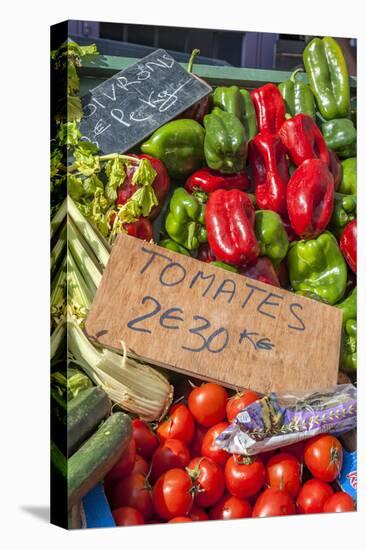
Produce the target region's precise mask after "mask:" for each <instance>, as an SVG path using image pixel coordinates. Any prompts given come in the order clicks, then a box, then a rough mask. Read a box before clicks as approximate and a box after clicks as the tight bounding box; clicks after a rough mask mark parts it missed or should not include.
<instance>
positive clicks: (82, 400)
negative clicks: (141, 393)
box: [67, 386, 112, 458]
mask: <svg viewBox="0 0 366 550" xmlns="http://www.w3.org/2000/svg"><path fill="white" fill-rule="evenodd" d="M111 407H112V403H111V400H110V399H109V397H108V395H107V394H106V392H105V391H104V390H103V389H102V388H100V387H98V386H94V387H92V388H88V389H86V390H83V391H81V392H80V393H79V394H78V395H77V396H76V397H74V399H71V401H69V403H68V407H67V457H68V458H69V457H70V456H71V455H72V454H74V452H75V451H77V450H78V448H79V447H80V446H81V445H82V443H84V441H86V440H87V439H88V437H90V436H91V435H92V434H93V433H94V432H95V430H96V429H97V427H98V426H99V424H100V423H101V421H102V420H103V418H105V417H106V416H108V415H109V414H110V412H111Z"/></svg>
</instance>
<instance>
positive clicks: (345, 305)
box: [336, 287, 357, 325]
mask: <svg viewBox="0 0 366 550" xmlns="http://www.w3.org/2000/svg"><path fill="white" fill-rule="evenodd" d="M336 307H337V308H338V309H341V310H342V312H343V325H344V324H345V323H346V322H347V321H349V320H350V319H356V318H357V287H355V288H354V289H353V290H352V291H351V292H350V293H349V294H348V296H347V298H345V299H344V300H342V301H341V302H339V303H338V304H337V305H336Z"/></svg>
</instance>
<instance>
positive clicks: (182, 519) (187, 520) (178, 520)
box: [168, 516, 193, 523]
mask: <svg viewBox="0 0 366 550" xmlns="http://www.w3.org/2000/svg"><path fill="white" fill-rule="evenodd" d="M191 521H193V520H192V519H191V518H188V517H187V516H177V517H176V518H172V519H170V520H169V521H168V523H190V522H191Z"/></svg>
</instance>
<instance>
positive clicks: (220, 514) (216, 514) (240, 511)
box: [209, 494, 252, 519]
mask: <svg viewBox="0 0 366 550" xmlns="http://www.w3.org/2000/svg"><path fill="white" fill-rule="evenodd" d="M209 514H210V519H239V518H250V517H251V515H252V507H251V505H250V503H249V500H246V499H240V498H237V497H233V496H232V495H229V494H226V495H224V496H223V497H222V498H221V499H220V500H219V502H217V503H216V504H215V506H213V507H212V508H211V509H210V512H209Z"/></svg>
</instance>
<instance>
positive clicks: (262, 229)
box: [254, 210, 289, 265]
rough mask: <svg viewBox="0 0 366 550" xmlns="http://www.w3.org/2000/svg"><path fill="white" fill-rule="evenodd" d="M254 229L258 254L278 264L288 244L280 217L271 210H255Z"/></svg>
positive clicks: (284, 254) (285, 252)
mask: <svg viewBox="0 0 366 550" xmlns="http://www.w3.org/2000/svg"><path fill="white" fill-rule="evenodd" d="M254 231H255V236H256V237H257V241H258V242H259V245H260V255H261V256H267V257H268V258H269V259H270V260H272V262H273V264H274V265H278V264H279V263H280V262H281V261H282V260H283V258H284V257H285V256H286V254H287V250H288V246H289V242H288V236H287V233H286V230H285V228H284V226H283V223H282V220H281V217H280V216H279V215H278V214H277V213H276V212H273V211H272V210H257V211H256V213H255V225H254Z"/></svg>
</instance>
